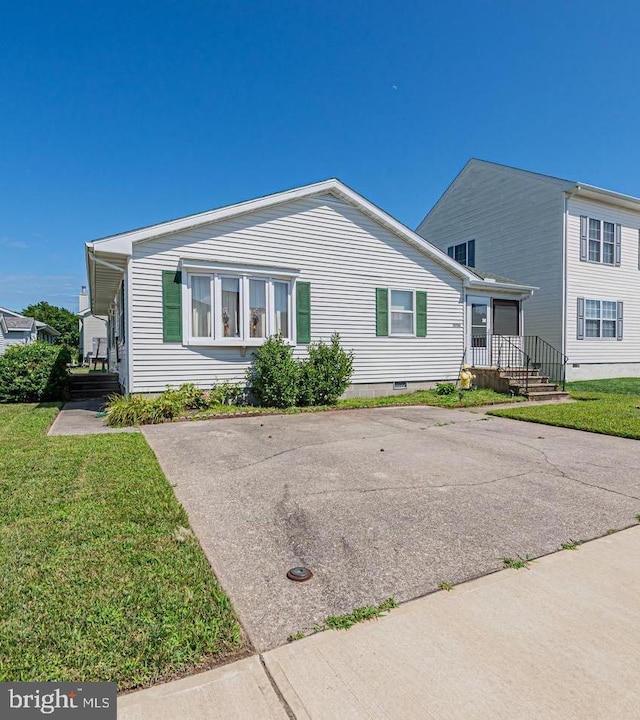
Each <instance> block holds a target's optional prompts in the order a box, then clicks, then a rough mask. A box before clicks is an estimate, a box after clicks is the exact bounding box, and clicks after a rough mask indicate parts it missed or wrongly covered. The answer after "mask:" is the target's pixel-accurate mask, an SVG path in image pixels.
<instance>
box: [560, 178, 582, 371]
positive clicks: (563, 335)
mask: <svg viewBox="0 0 640 720" xmlns="http://www.w3.org/2000/svg"><path fill="white" fill-rule="evenodd" d="M579 192H580V185H577V184H576V185H575V186H574V187H573V188H572V189H571V190H565V193H564V217H563V223H562V322H561V323H560V347H561V348H562V354H563V355H564V356H565V357H567V300H568V298H567V285H568V273H569V269H568V267H567V266H568V253H567V233H568V230H569V200H571V198H572V197H573V196H574V195H577V194H578V193H579Z"/></svg>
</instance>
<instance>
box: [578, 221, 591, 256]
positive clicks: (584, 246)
mask: <svg viewBox="0 0 640 720" xmlns="http://www.w3.org/2000/svg"><path fill="white" fill-rule="evenodd" d="M588 226H589V221H588V220H587V216H586V215H580V260H583V261H584V262H586V260H587V257H588V255H587V253H588V251H589V243H588V241H587V228H588Z"/></svg>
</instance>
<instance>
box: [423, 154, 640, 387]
mask: <svg viewBox="0 0 640 720" xmlns="http://www.w3.org/2000/svg"><path fill="white" fill-rule="evenodd" d="M417 233H418V234H419V235H420V236H422V237H423V238H425V239H426V240H428V241H429V242H430V243H432V244H433V245H435V246H436V247H438V248H440V249H441V250H444V251H446V252H447V253H448V254H449V255H450V256H452V257H454V258H455V259H457V260H458V261H459V262H462V263H464V264H466V265H468V266H470V267H472V268H478V269H479V270H480V271H488V272H491V273H496V274H500V275H505V276H507V277H517V278H518V279H519V280H520V281H522V282H526V283H528V284H529V285H534V286H536V287H538V288H539V290H538V292H536V293H535V294H534V296H533V297H532V298H531V300H529V301H528V303H527V311H526V328H525V334H526V335H527V336H537V337H539V338H542V339H543V340H544V341H546V343H549V345H551V346H552V347H554V348H556V349H558V350H559V351H561V352H562V353H564V354H565V355H566V356H567V379H569V380H581V379H588V378H608V377H624V376H638V375H640V297H638V286H639V285H640V234H639V233H640V199H639V198H635V197H630V196H628V195H623V194H621V193H617V192H612V191H610V190H603V189H601V188H598V187H594V186H592V185H587V184H585V183H580V182H575V181H571V180H563V179H560V178H555V177H551V176H548V175H541V174H538V173H534V172H529V171H526V170H519V169H516V168H511V167H506V166H504V165H498V164H495V163H491V162H486V161H483V160H476V159H472V160H470V161H469V162H468V163H467V164H466V165H465V167H464V168H463V169H462V171H461V172H460V174H459V175H458V176H457V177H456V178H455V180H454V181H453V182H452V183H451V185H450V186H449V187H448V188H447V190H446V192H445V193H444V194H443V195H442V197H441V198H440V199H439V200H438V202H437V203H436V204H435V205H434V207H433V208H432V209H431V211H430V212H429V213H428V215H427V216H426V217H425V219H424V220H423V221H422V222H421V223H420V225H419V227H418V229H417ZM477 271H478V270H476V272H477ZM504 313H505V308H503V307H501V306H500V304H499V303H497V304H496V303H492V305H491V306H490V307H488V308H487V313H486V318H487V325H488V330H489V333H491V332H492V330H493V326H498V325H501V326H502V325H504ZM471 326H472V321H471V322H470V323H469V327H471ZM514 334H515V333H514Z"/></svg>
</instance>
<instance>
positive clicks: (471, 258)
mask: <svg viewBox="0 0 640 720" xmlns="http://www.w3.org/2000/svg"><path fill="white" fill-rule="evenodd" d="M467 265H468V266H469V267H475V266H476V241H475V240H469V242H468V243H467Z"/></svg>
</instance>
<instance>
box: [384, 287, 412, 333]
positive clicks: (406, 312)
mask: <svg viewBox="0 0 640 720" xmlns="http://www.w3.org/2000/svg"><path fill="white" fill-rule="evenodd" d="M394 292H408V293H411V298H412V300H411V308H412V310H411V316H412V318H411V320H412V322H411V332H410V333H398V332H392V330H391V326H392V324H393V313H394V312H401V313H404V314H405V315H408V314H409V312H408V311H407V310H392V309H391V296H392V295H393V293H394ZM387 312H388V313H389V332H388V337H407V338H408V337H417V335H416V291H415V289H412V288H400V287H389V288H388V296H387Z"/></svg>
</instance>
